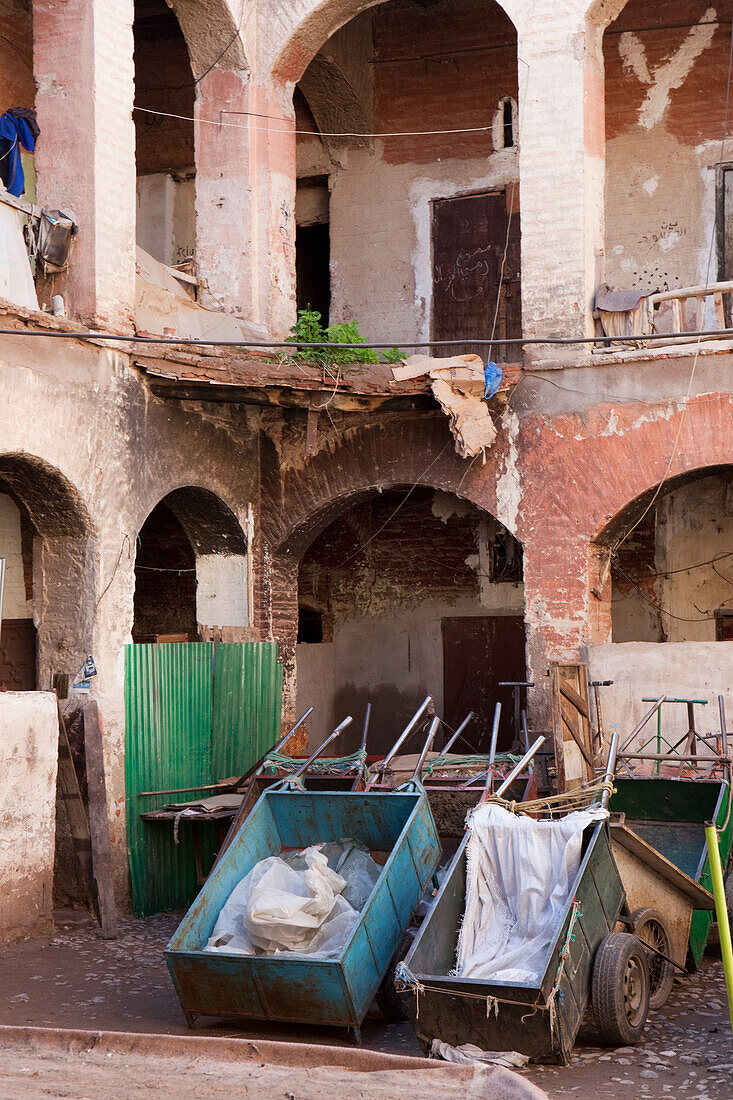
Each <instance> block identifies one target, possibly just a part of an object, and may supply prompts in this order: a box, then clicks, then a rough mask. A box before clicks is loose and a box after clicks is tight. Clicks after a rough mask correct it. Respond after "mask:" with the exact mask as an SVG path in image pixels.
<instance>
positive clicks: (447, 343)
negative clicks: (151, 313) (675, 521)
mask: <svg viewBox="0 0 733 1100" xmlns="http://www.w3.org/2000/svg"><path fill="white" fill-rule="evenodd" d="M0 336H22V337H26V336H39V337H43V338H48V339H57V340H60V339H65V340H115V341H118V342H120V343H128V344H165V345H171V344H177V345H179V346H181V347H207V348H245V349H246V348H283V349H290V350H291V351H297V350H298V349H299V348H339V349H340V350H342V351H343V350H345V349H350V350H361V351H364V350H365V349H366V348H384V349H387V350H391V349H392V348H394V347H405V348H455V347H461V346H463V345H465V344H470V345H471V346H472V347H477V348H490V347H492V346H494V347H509V346H512V347H516V346H517V345H521V346H525V345H526V346H529V345H536V344H546V345H547V346H548V347H549V346H553V347H554V346H560V347H565V346H571V345H576V344H598V343H605V342H606V341H607V340H608V337H606V336H515V337H511V338H504V337H502V338H501V339H500V340H476V339H474V338H473V337H464V338H463V339H462V340H389V341H387V342H386V343H384V342H381V341H371V340H364V341H363V342H362V343H360V344H347V343H344V344H340V343H335V342H334V341H328V340H320V341H308V340H296V339H293V338H291V339H290V340H246V339H242V340H206V339H203V338H199V339H197V338H195V337H189V336H137V335H136V336H125V335H123V334H121V333H117V332H100V331H98V330H96V331H94V330H89V329H85V330H84V331H82V332H74V331H71V330H68V329H63V330H57V329H48V330H47V329H18V328H3V329H0ZM689 336H698V337H701V336H706V337H712V336H719V337H720V338H721V339H728V340H731V339H733V328H721V329H696V330H695V331H692V332H668V333H658V334H657V335H654V336H624V342H625V343H629V342H631V341H633V342H634V343H637V344H639V343H641V344H648V343H649V342H650V341H654V342H655V346H657V345H658V346H659V347H660V348H663V347H667V346H669V345H672V344H675V343H678V342H679V341H680V340H681V339H684V338H686V337H689ZM660 341H661V343H660ZM642 350H646V349H642ZM346 365H350V364H346ZM354 365H355V364H354ZM534 373H535V372H533V375H534ZM537 377H540V376H539V374H538V375H537ZM542 381H544V382H549V381H550V379H549V378H542ZM551 384H552V385H557V383H554V382H553V383H551ZM560 388H561V389H563V388H565V389H567V388H568V387H562V386H561V387H560ZM577 392H578V393H585V392H586V391H585V390H578V391H577ZM598 392H602V391H598Z"/></svg>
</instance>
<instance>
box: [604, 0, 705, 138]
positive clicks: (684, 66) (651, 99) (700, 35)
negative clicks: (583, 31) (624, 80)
mask: <svg viewBox="0 0 733 1100" xmlns="http://www.w3.org/2000/svg"><path fill="white" fill-rule="evenodd" d="M717 17H718V13H717V12H716V10H715V8H708V9H707V11H706V12H705V14H704V15H703V16H702V19H700V21H699V23H698V24H697V26H695V27H692V28H691V29H690V30H689V31H688V33H687V35H686V37H685V39H684V40H683V42H682V44H681V45H680V46H679V47H678V48H677V50H676V51H675V53H673V54H672V56H671V57H669V58H667V60H666V61H665V62H663V64H661V65H658V66H657V67H656V69H655V70H654V72H653V73H652V72H650V70H649V65H648V63H647V56H646V47H645V46H644V44H643V43H642V41H641V39H640V38H638V37H637V35H635V34H633V33H632V32H631V31H626V32H625V33H624V34H622V35H621V37H620V38H619V43H618V50H619V53H620V55H621V60H622V61H623V64H624V67H625V68H626V69H630V70H631V71H632V72H634V73H635V74H636V76H637V77H638V79H639V82H640V83H641V84H647V85H649V91H648V92H647V94H646V98H645V99H644V102H643V103H642V105H641V107H640V108H639V125H640V126H642V127H643V128H644V129H645V130H651V129H652V127H653V126H656V124H657V123H658V122H660V121H661V119H662V117H663V116H664V113H665V111H666V110H667V108H668V107H669V101H670V93H671V92H672V90H673V89H675V88H681V87H682V85H683V84H684V82H685V80H686V79H687V77H688V76H689V74H690V71H691V70H692V66H693V65H694V64H695V62H696V61H697V59H698V57H700V55H701V54H702V53H704V52H705V50H706V49H708V48H709V47H710V45H711V43H712V41H713V36H714V35H715V32H716V30H717V29H718V25H717V23H715V20H716V19H717ZM703 24H708V25H707V26H705V25H703Z"/></svg>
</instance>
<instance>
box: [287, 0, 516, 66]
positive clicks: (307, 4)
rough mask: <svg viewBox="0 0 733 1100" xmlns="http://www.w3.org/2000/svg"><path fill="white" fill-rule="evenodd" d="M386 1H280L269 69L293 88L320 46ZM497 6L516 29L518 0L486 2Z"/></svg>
mask: <svg viewBox="0 0 733 1100" xmlns="http://www.w3.org/2000/svg"><path fill="white" fill-rule="evenodd" d="M384 2H385V0H300V2H299V3H297V4H296V3H291V2H290V0H284V2H283V0H281V3H280V4H279V5H278V7H279V11H278V12H277V15H276V16H274V17H273V18H272V19H271V22H270V27H271V29H272V31H275V28H277V30H276V33H273V34H272V39H271V49H270V54H269V57H270V58H271V61H270V63H269V66H268V67H269V69H270V72H271V74H272V76H273V77H274V78H275V79H276V80H279V81H282V82H283V83H293V84H296V83H297V82H298V81H299V80H300V78H301V77H302V75H303V73H304V72H305V70H306V68H307V67H308V65H309V64H310V62H311V60H312V59H313V58H314V57H315V55H316V53H317V52H318V50H319V49H320V48H321V47H322V46H323V44H324V43H325V42H326V41H327V40H328V39H329V38H330V37H331V35H332V34H335V33H336V31H337V30H340V28H341V27H343V26H344V25H345V24H346V23H348V22H349V21H350V20H352V19H353V18H354V17H355V16H357V15H360V14H361V12H363V11H367V9H368V8H374V7H377V6H378V5H379V4H381V3H384ZM486 3H487V4H494V3H495V4H496V6H497V7H499V8H501V9H502V11H504V12H505V14H506V15H507V16H508V17H509V18H510V19H511V20H512V22H513V23H514V25H515V26H516V25H517V15H518V13H519V12H521V8H522V4H521V0H501V3H499V0H486Z"/></svg>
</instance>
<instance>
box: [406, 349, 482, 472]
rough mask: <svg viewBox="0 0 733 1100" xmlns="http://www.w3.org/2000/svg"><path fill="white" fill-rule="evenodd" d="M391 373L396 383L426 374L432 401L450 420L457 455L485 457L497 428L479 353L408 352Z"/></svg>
mask: <svg viewBox="0 0 733 1100" xmlns="http://www.w3.org/2000/svg"><path fill="white" fill-rule="evenodd" d="M392 374H393V375H394V378H395V381H398V382H402V381H404V380H405V379H408V378H420V377H422V376H423V375H425V374H427V375H429V377H430V381H431V388H432V391H433V395H434V397H435V400H436V401H437V402H438V404H439V405H440V407H441V409H442V410H443V412H444V413H445V414H446V415H447V416H448V418H449V420H450V430H451V431H452V432H453V436H454V438H455V441H456V450H457V451H458V454H459V455H461V457H462V458H474V457H475V456H476V455H479V454H480V455H483V456H485V454H486V451H487V450H488V449H489V448H490V447H491V446H492V444H493V442H494V440H495V439H496V436H497V430H496V426H495V424H494V421H493V419H492V417H491V413H490V412H489V407H488V405H487V404H486V401H485V400H484V393H485V392H486V390H487V379H486V376H485V368H484V364H483V361H482V359H481V357H480V356H479V355H454V356H452V357H450V358H444V359H440V358H435V357H434V356H431V355H411V356H410V357H409V358H408V359H406V360H405V362H404V365H402V366H396V367H393V368H392ZM494 386H495V387H496V388H494ZM491 388H492V389H493V390H494V392H496V389H498V384H496V383H495V380H493V379H492V386H491Z"/></svg>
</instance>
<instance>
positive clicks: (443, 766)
mask: <svg viewBox="0 0 733 1100" xmlns="http://www.w3.org/2000/svg"><path fill="white" fill-rule="evenodd" d="M521 759H522V757H521V756H516V755H515V754H514V753H511V752H502V753H497V754H496V756H495V757H494V764H495V765H498V764H511V766H512V767H514V765H515V764H518V763H519V761H520V760H521ZM488 762H489V757H488V756H487V755H486V754H483V755H480V754H479V755H477V754H474V755H473V756H454V755H453V754H452V753H449V754H448V756H442V755H439V756H434V757H433V758H432V760H429V761H428V762H427V764H426V765H425V767H424V768H423V775H424V776H425V777H426V778H427V777H429V776H431V775H435V773H436V772H438V771H461V770H462V769H464V768H477V769H479V770H484V771H485V770H486V767H487V764H488Z"/></svg>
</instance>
